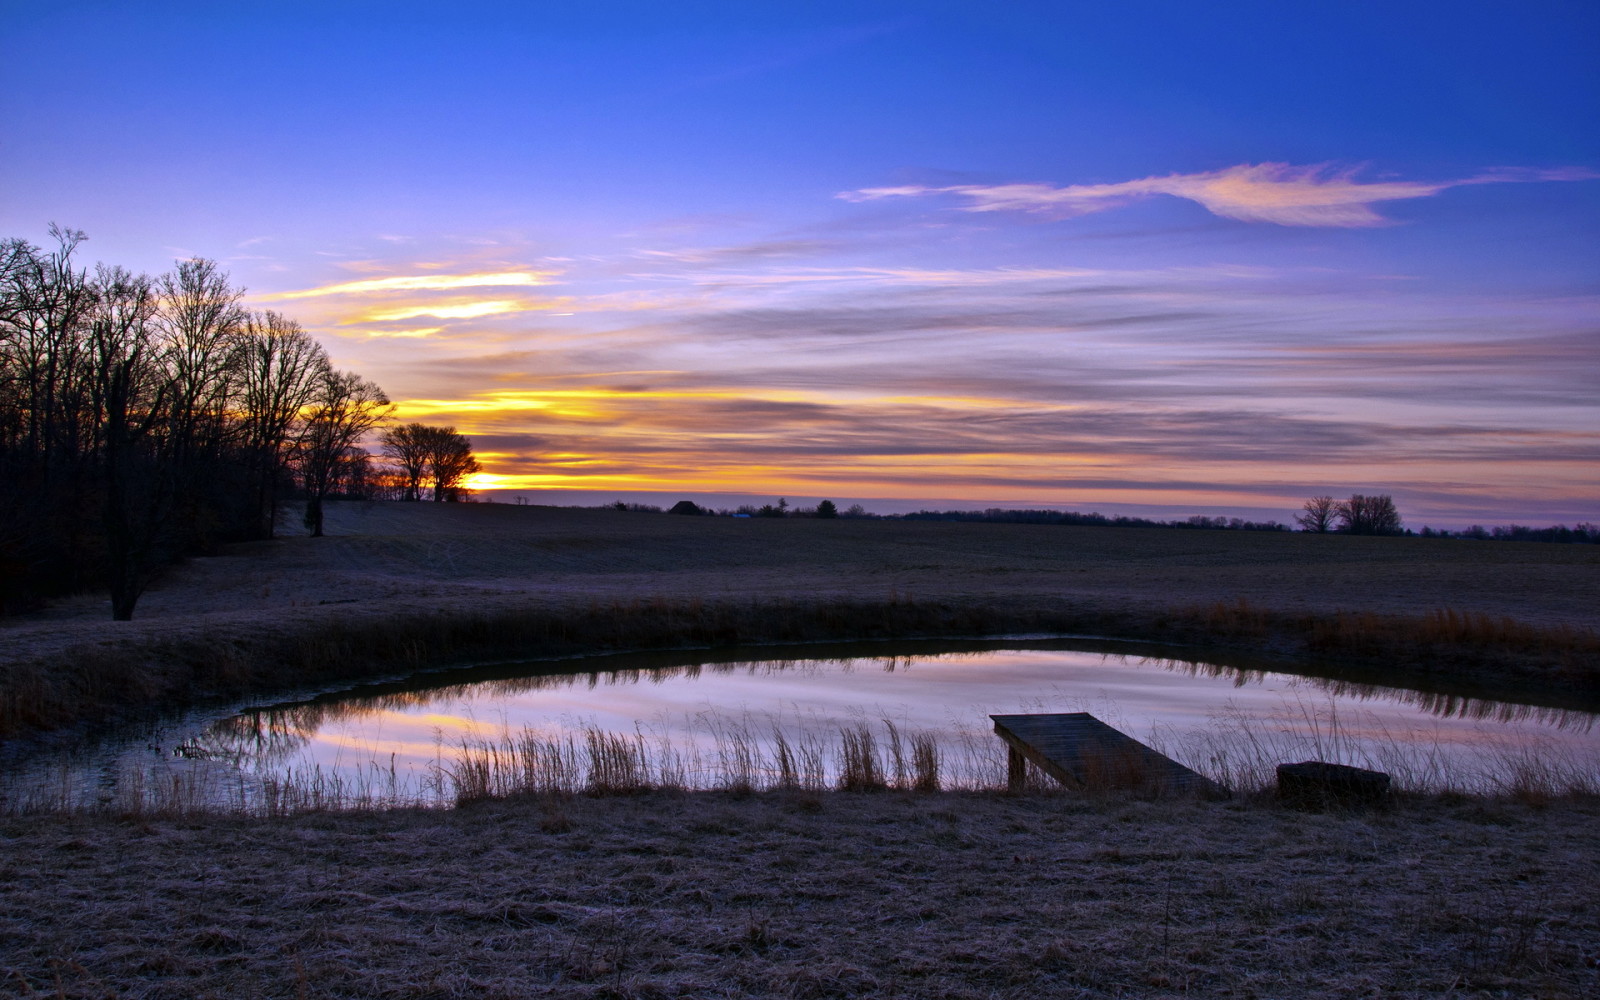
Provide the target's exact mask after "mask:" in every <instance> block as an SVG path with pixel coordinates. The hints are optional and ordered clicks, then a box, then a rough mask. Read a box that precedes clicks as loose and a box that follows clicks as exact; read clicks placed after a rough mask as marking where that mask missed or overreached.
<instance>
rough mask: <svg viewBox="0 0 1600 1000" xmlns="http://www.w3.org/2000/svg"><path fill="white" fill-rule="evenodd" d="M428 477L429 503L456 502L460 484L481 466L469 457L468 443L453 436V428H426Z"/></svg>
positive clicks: (470, 455) (457, 436) (459, 495)
mask: <svg viewBox="0 0 1600 1000" xmlns="http://www.w3.org/2000/svg"><path fill="white" fill-rule="evenodd" d="M426 430H427V432H428V433H427V457H428V476H429V478H431V479H432V480H433V499H434V500H435V501H437V502H443V501H452V502H453V501H456V500H460V499H461V497H462V494H463V493H464V492H465V490H464V489H463V487H462V485H461V484H462V482H464V481H465V480H466V478H467V477H468V476H470V475H472V474H473V473H475V472H478V471H479V470H481V469H482V468H483V466H481V465H479V464H478V460H477V459H476V458H475V457H473V454H472V442H471V441H469V440H467V439H466V438H465V437H463V436H462V435H460V434H457V433H456V429H455V428H454V427H428V428H426Z"/></svg>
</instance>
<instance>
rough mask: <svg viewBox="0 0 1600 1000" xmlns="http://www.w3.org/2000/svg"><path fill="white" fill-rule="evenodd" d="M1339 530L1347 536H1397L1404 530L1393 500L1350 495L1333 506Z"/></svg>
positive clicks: (1383, 496)
mask: <svg viewBox="0 0 1600 1000" xmlns="http://www.w3.org/2000/svg"><path fill="white" fill-rule="evenodd" d="M1335 513H1336V515H1337V516H1338V518H1339V530H1340V531H1342V532H1344V533H1345V534H1349V535H1398V534H1400V533H1401V532H1402V531H1403V530H1404V528H1403V526H1402V525H1401V523H1400V512H1399V511H1397V510H1396V509H1395V506H1394V498H1393V497H1390V496H1387V495H1381V494H1380V495H1376V496H1363V495H1362V494H1360V493H1356V494H1352V495H1351V497H1350V499H1348V500H1341V501H1339V503H1338V504H1336V505H1335Z"/></svg>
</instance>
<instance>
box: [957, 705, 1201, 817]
mask: <svg viewBox="0 0 1600 1000" xmlns="http://www.w3.org/2000/svg"><path fill="white" fill-rule="evenodd" d="M989 718H990V719H991V720H993V721H994V731H995V734H996V735H998V736H999V737H1000V738H1001V739H1002V740H1004V741H1005V742H1006V745H1007V747H1009V748H1010V752H1011V758H1010V769H1009V770H1010V775H1009V777H1010V784H1011V786H1012V787H1013V788H1016V787H1019V786H1020V785H1021V784H1022V780H1023V777H1024V773H1025V770H1026V764H1025V763H1024V762H1025V761H1026V762H1031V763H1032V764H1034V766H1036V767H1038V768H1039V769H1040V770H1041V771H1043V772H1044V773H1046V774H1048V775H1050V776H1051V777H1052V778H1054V779H1056V780H1057V781H1059V782H1060V783H1061V784H1063V785H1065V786H1066V787H1068V788H1071V789H1075V790H1090V789H1113V788H1114V789H1129V790H1136V791H1142V792H1147V793H1151V794H1172V795H1201V796H1204V797H1206V798H1226V797H1227V796H1228V794H1229V792H1228V790H1227V789H1226V788H1224V787H1223V786H1222V785H1219V784H1217V783H1216V782H1214V781H1212V780H1211V779H1210V778H1207V777H1205V776H1204V775H1201V774H1198V773H1196V772H1195V771H1192V770H1190V769H1189V768H1187V767H1185V766H1183V765H1182V764H1180V763H1178V762H1177V761H1175V760H1173V759H1172V758H1171V757H1167V756H1165V755H1164V754H1160V753H1157V752H1156V751H1155V750H1153V749H1151V748H1150V747H1147V746H1145V745H1144V744H1143V743H1140V742H1139V741H1138V740H1136V739H1134V738H1133V737H1131V736H1129V735H1127V734H1126V733H1123V732H1121V731H1119V730H1117V729H1113V728H1112V727H1110V726H1108V725H1106V724H1105V723H1104V722H1101V721H1100V720H1099V719H1097V718H1095V717H1094V716H1093V715H1090V714H1089V713H1088V712H1061V713H1050V714H1035V715H991V716H989Z"/></svg>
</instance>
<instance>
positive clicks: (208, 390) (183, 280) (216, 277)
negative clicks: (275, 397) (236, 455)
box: [156, 259, 245, 459]
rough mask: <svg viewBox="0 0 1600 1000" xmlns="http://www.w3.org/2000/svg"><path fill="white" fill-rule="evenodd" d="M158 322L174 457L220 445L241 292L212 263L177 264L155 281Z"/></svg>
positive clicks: (242, 317)
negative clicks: (168, 383)
mask: <svg viewBox="0 0 1600 1000" xmlns="http://www.w3.org/2000/svg"><path fill="white" fill-rule="evenodd" d="M156 287H157V290H158V291H159V293H160V296H161V312H160V314H159V317H158V321H159V322H160V324H161V325H162V327H163V329H164V331H165V334H166V336H165V350H166V358H165V362H166V366H167V369H168V371H169V372H170V375H171V378H172V383H173V390H172V391H173V406H172V418H173V421H174V426H173V429H172V434H173V436H174V438H175V445H176V450H177V454H178V455H179V457H180V459H181V458H186V457H187V454H188V453H189V452H190V451H191V450H193V449H196V448H200V447H206V446H217V445H220V444H221V435H222V433H223V431H224V428H225V426H226V414H227V402H228V394H229V391H230V390H231V389H232V388H233V380H234V374H235V373H234V370H233V366H234V362H235V361H236V360H237V353H236V352H235V351H234V350H233V348H234V343H233V341H234V338H235V337H237V335H238V333H239V331H240V329H241V327H242V326H243V324H244V320H245V312H244V310H243V309H241V308H240V307H239V299H240V298H241V297H242V296H243V295H244V291H243V289H236V288H234V287H233V286H232V285H231V284H229V282H228V275H227V273H226V272H224V271H222V270H221V269H220V268H218V266H217V263H216V261H211V260H204V259H194V260H181V261H178V264H177V267H176V268H175V269H174V270H172V271H169V272H168V273H166V274H163V275H162V276H161V277H160V278H159V279H157V282H156Z"/></svg>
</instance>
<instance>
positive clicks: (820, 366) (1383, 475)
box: [0, 2, 1600, 524]
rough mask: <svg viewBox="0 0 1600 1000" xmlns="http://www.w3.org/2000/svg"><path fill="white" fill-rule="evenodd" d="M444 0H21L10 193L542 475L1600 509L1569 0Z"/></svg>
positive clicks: (983, 494)
mask: <svg viewBox="0 0 1600 1000" xmlns="http://www.w3.org/2000/svg"><path fill="white" fill-rule="evenodd" d="M464 6H465V7H466V8H467V9H466V10H456V9H446V8H445V7H443V6H442V5H436V4H405V3H386V4H343V3H323V4H293V3H274V4H258V5H243V4H225V5H223V4H211V3H189V4H156V3H137V2H134V3H114V4H113V3H106V4H76V3H70V2H67V3H62V2H54V3H47V4H34V3H15V2H8V3H6V5H5V11H6V15H5V16H6V21H7V23H8V28H7V30H6V32H5V33H4V36H3V37H0V57H3V58H0V84H3V87H0V119H3V120H4V121H5V123H6V127H5V128H4V130H3V131H0V232H3V233H4V234H6V235H16V236H23V237H27V238H30V239H34V240H36V241H38V240H42V239H43V237H44V230H45V227H46V225H47V224H48V223H49V222H51V221H55V222H60V223H62V224H65V225H70V226H74V227H77V228H81V229H84V230H86V231H88V233H89V235H90V242H89V243H88V244H87V245H86V247H85V250H86V251H87V255H88V257H89V258H90V259H103V260H107V261H112V262H116V263H121V264H124V265H127V266H130V267H135V268H139V269H145V270H149V271H159V270H163V269H165V268H168V267H170V266H171V263H172V260H173V259H174V258H176V257H183V256H191V255H194V256H206V257H213V258H216V259H219V260H221V261H223V262H224V264H225V265H226V267H227V268H228V269H229V270H230V272H231V273H232V274H233V277H234V279H235V281H236V282H238V283H239V284H242V285H245V286H247V287H248V288H249V290H250V293H251V301H252V304H254V305H256V306H258V307H261V308H274V309H278V310H281V311H283V312H286V313H288V314H289V315H292V316H295V317H297V318H299V319H301V321H302V322H304V323H305V324H306V325H307V326H308V328H310V329H312V330H313V331H314V332H315V333H317V334H318V335H319V336H320V337H321V338H322V339H323V340H324V342H325V343H326V344H327V345H328V346H329V348H330V350H331V351H332V352H333V354H334V356H335V358H336V359H337V360H338V361H339V362H340V363H341V364H344V365H346V366H349V367H353V368H356V369H357V370H359V371H361V372H362V373H364V374H367V375H369V376H370V377H373V378H375V379H376V380H377V381H379V382H380V384H382V385H383V386H384V387H385V388H386V389H388V391H389V392H390V394H391V395H392V396H393V397H394V398H395V399H396V400H397V401H399V402H400V404H401V416H402V417H403V418H406V419H420V420H426V421H429V422H450V423H453V424H455V425H456V426H458V427H459V428H460V429H462V430H463V431H465V432H467V433H469V434H470V435H471V436H472V437H473V439H474V441H475V442H476V443H477V444H478V447H479V450H480V452H481V453H482V454H483V455H484V457H485V459H486V465H487V466H488V468H489V472H490V474H491V475H490V476H489V477H486V478H485V479H484V480H483V485H485V486H489V487H494V486H500V487H505V488H508V489H517V490H519V491H521V492H524V493H527V494H528V495H530V496H539V495H543V496H547V497H552V498H554V497H556V496H558V495H559V494H551V493H544V494H536V493H534V492H532V491H534V490H539V491H544V490H559V489H571V490H587V491H597V492H598V493H600V494H606V495H609V494H611V493H617V494H619V495H620V494H621V493H623V492H637V491H660V492H665V493H668V494H676V493H683V494H685V495H688V494H691V493H692V494H694V495H697V496H702V495H707V494H711V493H715V492H718V491H726V492H738V493H752V494H766V493H770V494H772V495H779V494H783V495H788V496H790V497H799V498H806V497H822V496H829V497H833V498H835V499H848V498H902V499H906V500H908V501H913V502H914V501H919V500H935V499H937V500H939V501H944V502H955V501H963V502H969V503H972V504H977V505H986V504H988V503H1007V504H1010V503H1017V504H1022V503H1026V504H1028V505H1030V506H1043V505H1051V506H1069V507H1075V508H1079V509H1090V508H1094V509H1102V510H1108V511H1109V510H1118V509H1128V510H1135V509H1137V510H1141V511H1158V512H1159V511H1167V512H1170V513H1171V514H1174V515H1177V514H1183V513H1191V512H1205V513H1218V512H1240V513H1249V514H1252V515H1263V516H1278V517H1279V518H1280V519H1287V517H1288V516H1289V514H1290V513H1292V511H1293V510H1294V508H1295V507H1296V506H1297V505H1298V498H1302V497H1304V496H1306V495H1310V494H1311V493H1320V492H1332V493H1336V494H1339V493H1347V492H1352V491H1362V492H1374V491H1376V492H1391V493H1393V494H1394V495H1395V496H1396V499H1397V501H1398V502H1399V503H1400V507H1401V511H1402V513H1403V514H1404V515H1406V517H1407V520H1408V521H1409V522H1411V523H1414V524H1422V523H1433V524H1461V523H1468V522H1471V521H1486V522H1506V521H1512V520H1518V521H1536V522H1546V521H1557V520H1564V521H1568V522H1571V521H1575V520H1600V503H1597V501H1596V497H1597V496H1600V482H1597V478H1600V477H1597V475H1596V472H1595V470H1596V469H1597V468H1600V412H1597V410H1600V407H1597V404H1596V402H1595V401H1596V399H1600V392H1597V391H1596V390H1597V388H1600V385H1597V383H1600V378H1597V367H1600V366H1597V364H1596V358H1597V357H1600V351H1597V350H1596V348H1597V330H1596V326H1597V319H1596V317H1597V316H1600V310H1597V309H1596V305H1597V297H1596V291H1597V288H1596V285H1597V280H1596V279H1597V277H1600V267H1597V265H1600V252H1597V245H1600V243H1597V237H1600V181H1597V180H1596V177H1597V176H1600V174H1597V172H1600V137H1597V130H1596V129H1595V128H1594V127H1593V123H1594V122H1596V121H1600V8H1596V7H1595V6H1594V5H1593V4H1580V3H1572V4H1557V3H1527V4H1519V5H1516V6H1514V7H1513V6H1510V5H1504V4H1490V3H1450V4H1445V3H1390V4H1360V3H1348V4H1337V5H1316V6H1315V7H1314V8H1313V6H1312V5H1286V4H1281V3H1276V4H1265V3H1263V4H1249V3H1221V4H1216V5H1198V4H1179V3H1149V4H1140V3H1128V4H1114V5H1088V4H1076V3H1054V4H1040V3H1012V4H994V3H943V4H941V3H879V4H873V3H852V4H825V3H818V4H783V5H778V4H771V5H765V4H742V3H723V4H670V5H664V4H625V3H605V2H598V3H593V4H583V5H578V4H540V3H519V4H470V5H464ZM396 279H399V280H396Z"/></svg>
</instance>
